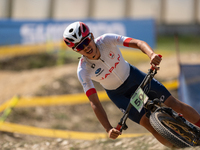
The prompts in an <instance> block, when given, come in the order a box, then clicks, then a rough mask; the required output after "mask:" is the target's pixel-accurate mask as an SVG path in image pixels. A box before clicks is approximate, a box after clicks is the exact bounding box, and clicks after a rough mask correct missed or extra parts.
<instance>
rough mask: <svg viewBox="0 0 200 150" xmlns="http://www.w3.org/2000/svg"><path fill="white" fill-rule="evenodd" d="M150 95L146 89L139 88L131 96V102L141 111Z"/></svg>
mask: <svg viewBox="0 0 200 150" xmlns="http://www.w3.org/2000/svg"><path fill="white" fill-rule="evenodd" d="M147 100H148V96H147V95H146V94H145V93H144V91H143V90H142V89H141V88H139V89H138V90H137V91H136V92H135V93H134V94H133V96H132V97H131V101H130V102H131V104H132V105H133V106H134V107H135V108H136V109H137V110H138V112H140V111H141V110H142V108H143V106H144V104H145V103H146V102H147Z"/></svg>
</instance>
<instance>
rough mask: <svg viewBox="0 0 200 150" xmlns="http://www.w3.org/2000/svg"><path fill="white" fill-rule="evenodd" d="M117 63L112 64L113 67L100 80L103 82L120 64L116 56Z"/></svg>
mask: <svg viewBox="0 0 200 150" xmlns="http://www.w3.org/2000/svg"><path fill="white" fill-rule="evenodd" d="M117 60H118V61H117V62H116V63H115V64H114V66H112V67H111V68H110V69H109V73H106V74H105V76H104V77H102V78H101V79H100V80H104V79H106V78H107V77H108V76H109V75H110V74H111V73H112V72H113V70H114V69H115V68H116V67H117V65H118V64H119V62H120V55H119V54H118V58H117Z"/></svg>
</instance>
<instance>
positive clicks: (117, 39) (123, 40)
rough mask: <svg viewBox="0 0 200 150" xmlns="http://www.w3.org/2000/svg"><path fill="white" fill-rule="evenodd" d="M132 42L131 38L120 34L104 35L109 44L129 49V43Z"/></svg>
mask: <svg viewBox="0 0 200 150" xmlns="http://www.w3.org/2000/svg"><path fill="white" fill-rule="evenodd" d="M131 40H132V38H130V37H126V36H122V35H118V34H104V40H103V41H104V42H109V43H112V44H114V45H119V46H126V47H129V42H130V41H131Z"/></svg>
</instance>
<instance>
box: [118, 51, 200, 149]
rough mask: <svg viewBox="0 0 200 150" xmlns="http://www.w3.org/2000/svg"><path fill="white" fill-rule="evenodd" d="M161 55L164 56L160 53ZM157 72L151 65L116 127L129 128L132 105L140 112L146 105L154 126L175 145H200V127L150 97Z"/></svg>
mask: <svg viewBox="0 0 200 150" xmlns="http://www.w3.org/2000/svg"><path fill="white" fill-rule="evenodd" d="M159 57H162V56H161V55H159ZM156 73H157V70H156V69H155V68H154V67H153V66H151V68H150V69H149V71H148V73H147V75H146V76H145V78H144V79H143V81H142V83H141V84H140V85H139V86H138V88H137V90H136V91H135V92H134V93H133V95H132V96H131V98H130V102H129V104H128V106H127V109H126V111H125V113H124V115H123V117H122V118H121V119H120V122H119V123H118V125H117V127H116V129H117V130H119V131H120V132H122V130H126V129H127V128H128V126H127V125H126V120H127V118H128V115H129V112H130V109H131V108H132V107H135V108H136V109H137V110H138V111H139V112H140V111H141V110H142V108H143V107H144V108H145V109H146V110H147V113H146V116H147V117H148V118H149V120H150V124H151V125H152V127H153V128H154V129H155V130H156V131H157V132H158V133H159V134H160V135H161V136H163V137H164V138H165V139H167V140H168V141H169V142H171V143H172V144H173V145H174V146H175V147H178V148H184V147H193V146H200V128H198V127H197V126H195V125H193V124H192V123H190V122H189V121H187V120H186V119H185V118H184V117H183V115H182V114H180V113H177V112H175V111H174V110H173V109H171V108H170V107H167V106H166V105H165V104H164V103H163V102H162V101H160V99H158V98H155V99H153V100H151V99H149V98H148V96H147V94H148V92H149V89H150V86H151V80H152V79H153V78H154V76H155V75H156Z"/></svg>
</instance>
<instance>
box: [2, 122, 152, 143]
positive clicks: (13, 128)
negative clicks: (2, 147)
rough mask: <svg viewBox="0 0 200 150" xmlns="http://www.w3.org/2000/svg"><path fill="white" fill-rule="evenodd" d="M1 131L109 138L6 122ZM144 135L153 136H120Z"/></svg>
mask: <svg viewBox="0 0 200 150" xmlns="http://www.w3.org/2000/svg"><path fill="white" fill-rule="evenodd" d="M0 130H1V131H5V132H12V133H20V134H28V135H34V136H43V137H53V138H66V139H80V140H95V139H102V138H108V137H107V133H91V132H76V131H66V130H53V129H44V128H37V127H32V126H25V125H19V124H13V123H8V122H4V123H3V124H2V125H1V126H0ZM143 135H151V134H150V133H133V134H122V135H120V136H119V138H124V137H139V136H143Z"/></svg>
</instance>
